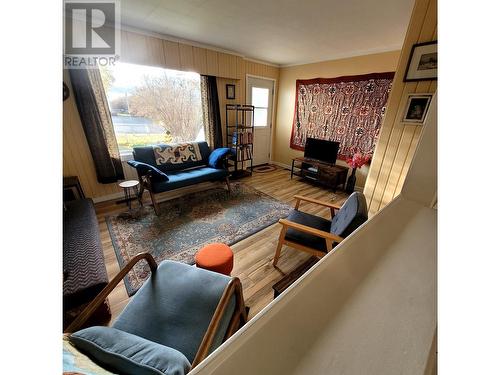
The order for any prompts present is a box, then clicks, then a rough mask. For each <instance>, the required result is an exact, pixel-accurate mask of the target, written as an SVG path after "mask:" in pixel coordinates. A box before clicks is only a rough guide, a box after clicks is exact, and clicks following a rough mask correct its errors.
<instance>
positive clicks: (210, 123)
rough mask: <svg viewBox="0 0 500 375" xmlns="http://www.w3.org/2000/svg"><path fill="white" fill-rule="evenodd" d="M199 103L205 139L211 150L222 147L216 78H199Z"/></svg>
mask: <svg viewBox="0 0 500 375" xmlns="http://www.w3.org/2000/svg"><path fill="white" fill-rule="evenodd" d="M201 103H202V108H203V124H204V127H205V139H206V141H207V142H208V145H209V146H210V147H212V148H213V149H216V148H219V147H222V146H223V144H222V124H221V119H220V107H219V95H218V93H217V78H216V77H214V76H203V75H202V76H201Z"/></svg>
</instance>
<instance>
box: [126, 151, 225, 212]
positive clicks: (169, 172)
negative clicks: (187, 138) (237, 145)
mask: <svg viewBox="0 0 500 375" xmlns="http://www.w3.org/2000/svg"><path fill="white" fill-rule="evenodd" d="M229 153H230V149H228V148H219V149H216V150H213V151H211V150H210V147H209V146H208V144H207V142H190V143H182V144H158V145H151V146H141V147H134V150H133V157H134V160H129V161H128V164H129V165H130V166H132V167H133V168H135V169H136V170H137V175H138V177H139V182H140V184H141V189H140V192H139V197H140V198H142V194H143V193H144V190H145V189H146V190H148V191H149V194H150V195H151V201H152V203H153V207H154V210H155V213H156V214H157V215H159V207H158V202H157V199H156V197H155V195H156V194H158V193H163V192H165V191H170V190H174V189H178V188H181V187H185V186H190V185H194V184H197V183H200V182H206V181H220V180H225V181H226V184H227V189H228V191H229V192H231V187H230V184H229V178H228V176H229V173H228V170H227V157H228V156H229Z"/></svg>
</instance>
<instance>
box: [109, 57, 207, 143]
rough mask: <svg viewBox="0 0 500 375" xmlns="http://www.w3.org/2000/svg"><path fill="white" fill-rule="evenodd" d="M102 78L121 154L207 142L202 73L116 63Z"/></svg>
mask: <svg viewBox="0 0 500 375" xmlns="http://www.w3.org/2000/svg"><path fill="white" fill-rule="evenodd" d="M101 77H102V81H103V85H104V89H105V91H106V96H107V98H108V104H109V108H110V111H111V117H112V120H113V126H114V129H115V134H116V139H117V141H118V146H119V148H120V152H121V153H127V152H130V151H131V150H132V148H133V147H134V146H143V145H148V144H155V143H179V142H184V141H195V140H196V141H202V140H205V134H204V131H203V114H202V107H201V92H200V75H199V74H197V73H188V72H180V71H177V70H170V69H163V68H155V67H150V66H144V65H135V64H126V63H117V64H116V65H115V66H113V67H107V68H104V69H102V68H101Z"/></svg>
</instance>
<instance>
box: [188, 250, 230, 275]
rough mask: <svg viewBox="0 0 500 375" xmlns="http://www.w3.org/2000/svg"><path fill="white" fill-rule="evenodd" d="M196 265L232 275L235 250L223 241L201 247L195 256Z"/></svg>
mask: <svg viewBox="0 0 500 375" xmlns="http://www.w3.org/2000/svg"><path fill="white" fill-rule="evenodd" d="M194 260H195V262H196V267H200V268H204V269H206V270H210V271H214V272H218V273H222V274H224V275H227V276H231V271H232V270H233V251H232V250H231V248H230V247H229V246H227V245H226V244H223V243H211V244H209V245H207V246H205V247H203V248H201V249H200V250H199V251H198V252H197V253H196V255H195V256H194Z"/></svg>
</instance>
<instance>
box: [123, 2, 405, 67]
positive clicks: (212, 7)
mask: <svg viewBox="0 0 500 375" xmlns="http://www.w3.org/2000/svg"><path fill="white" fill-rule="evenodd" d="M413 3H414V0H140V1H138V0H121V18H122V24H124V25H127V26H130V27H133V28H137V29H141V30H145V31H150V32H154V33H159V34H164V35H169V36H173V37H177V38H181V39H186V40H190V41H194V42H198V43H201V44H204V45H208V46H213V47H217V48H221V49H224V50H229V51H233V52H236V53H238V54H241V55H244V56H245V57H248V58H254V59H259V60H263V61H267V62H271V63H274V64H278V65H293V64H302V63H310V62H317V61H324V60H333V59H339V58H344V57H349V56H357V55H365V54H370V53H377V52H384V51H392V50H397V49H400V48H401V46H402V45H403V40H404V36H405V32H406V28H407V26H408V23H409V20H410V15H411V10H412V7H413Z"/></svg>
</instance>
